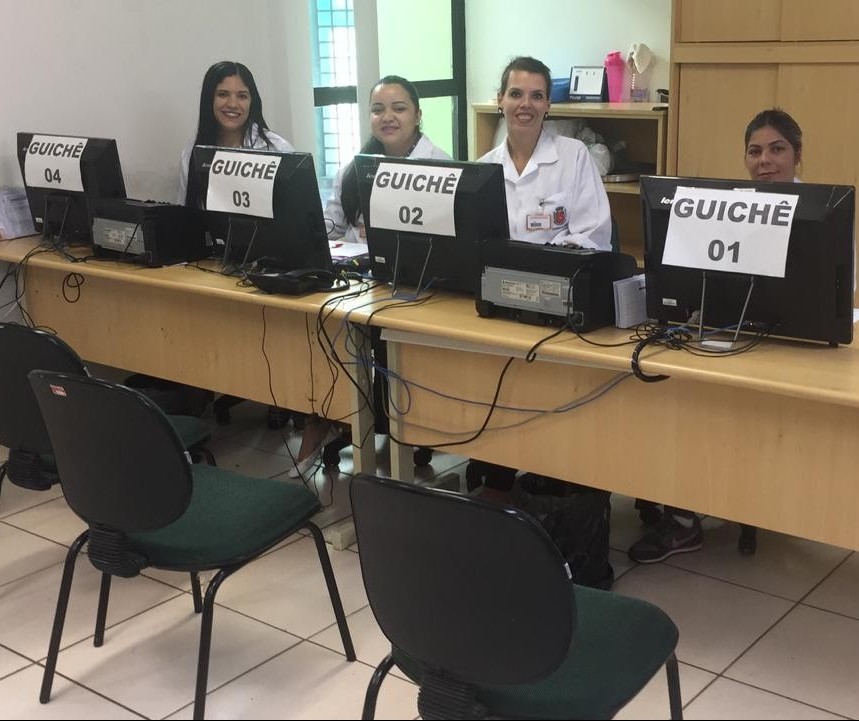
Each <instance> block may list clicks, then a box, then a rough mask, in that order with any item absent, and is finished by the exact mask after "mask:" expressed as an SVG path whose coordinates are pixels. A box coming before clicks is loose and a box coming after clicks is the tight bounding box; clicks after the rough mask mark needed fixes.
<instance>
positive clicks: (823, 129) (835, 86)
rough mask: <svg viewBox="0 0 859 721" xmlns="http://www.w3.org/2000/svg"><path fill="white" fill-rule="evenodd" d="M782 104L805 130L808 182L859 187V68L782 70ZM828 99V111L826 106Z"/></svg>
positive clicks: (816, 66) (821, 66)
mask: <svg viewBox="0 0 859 721" xmlns="http://www.w3.org/2000/svg"><path fill="white" fill-rule="evenodd" d="M778 86H779V91H778V102H779V105H780V106H781V107H783V108H784V109H785V110H787V111H788V112H789V113H790V114H791V115H792V116H793V117H794V119H795V120H796V122H797V123H799V127H800V128H802V144H803V150H802V166H801V168H800V170H801V172H800V174H801V176H802V179H803V180H804V181H806V182H809V183H843V184H845V185H859V144H857V143H856V132H855V129H854V128H853V122H852V121H853V120H854V119H855V118H859V95H857V93H855V92H844V88H859V64H849V65H848V64H844V65H840V64H839V65H826V64H819V63H815V64H811V65H800V64H793V65H782V66H781V69H780V71H779V83H778ZM824 98H825V105H824V107H825V110H823V109H822V107H821V101H822V99H824Z"/></svg>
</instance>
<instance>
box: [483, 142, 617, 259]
mask: <svg viewBox="0 0 859 721" xmlns="http://www.w3.org/2000/svg"><path fill="white" fill-rule="evenodd" d="M480 161H481V162H486V163H500V164H501V165H502V166H504V186H505V190H506V192H507V217H508V222H509V224H510V237H511V238H515V239H516V240H524V241H527V242H529V243H539V244H545V243H549V244H551V245H577V246H579V247H582V248H595V249H598V250H611V210H610V209H609V204H608V196H606V192H605V187H604V186H603V182H602V179H601V178H600V174H599V171H598V170H597V167H596V165H595V164H594V162H593V160H592V159H591V156H590V153H589V152H588V149H587V148H586V147H585V145H584V143H582V142H580V141H578V140H575V139H573V138H566V137H563V136H560V135H554V134H552V133H550V132H548V131H546V130H545V129H544V130H543V131H542V132H541V133H540V138H539V140H538V141H537V147H536V148H534V153H533V155H531V158H530V159H529V160H528V164H527V165H526V166H525V170H524V171H522V175H519V173H518V172H517V171H516V166H515V165H514V164H513V160H512V159H511V158H510V151H509V149H508V147H507V142H506V140H505V142H503V143H501V145H499V146H498V147H497V148H494V149H492V150H490V151H489V152H488V153H487V154H486V155H484V156H483V157H482V158H480ZM529 225H530V226H531V227H532V229H531V230H528V227H529Z"/></svg>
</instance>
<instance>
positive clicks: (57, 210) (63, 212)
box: [42, 195, 70, 248]
mask: <svg viewBox="0 0 859 721" xmlns="http://www.w3.org/2000/svg"><path fill="white" fill-rule="evenodd" d="M69 205H70V203H69V198H68V197H67V196H65V195H46V196H45V210H44V212H43V214H42V240H43V241H45V243H46V244H48V245H50V246H51V247H52V248H59V247H60V246H62V245H63V231H64V229H65V227H66V218H67V217H68V215H69ZM58 225H59V228H58V229H57V231H56V233H55V232H53V229H54V228H57V226H58Z"/></svg>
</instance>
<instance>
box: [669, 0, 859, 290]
mask: <svg viewBox="0 0 859 721" xmlns="http://www.w3.org/2000/svg"><path fill="white" fill-rule="evenodd" d="M776 10H777V13H776V12H775V11H776ZM761 13H763V14H761ZM750 14H751V15H750ZM776 15H777V17H775V16H776ZM750 23H751V24H752V25H754V27H756V28H757V30H756V31H755V33H756V41H754V42H750V41H749V24H750ZM672 25H673V42H672V46H671V81H670V82H671V99H672V102H671V110H670V112H669V129H668V161H667V170H668V172H669V173H670V174H676V175H684V176H692V177H696V176H698V177H720V178H745V177H748V176H747V172H746V169H745V165H744V162H743V158H744V151H745V149H744V147H743V140H744V138H743V135H744V132H745V128H746V125H747V124H748V122H749V121H750V120H751V119H752V118H753V117H754V116H755V115H756V114H757V113H758V112H760V111H761V110H764V109H766V108H771V107H780V108H782V109H784V110H786V111H787V112H789V113H790V114H791V115H792V116H793V117H794V118H795V119H796V121H797V123H799V126H800V127H801V128H802V131H803V149H802V164H801V165H800V167H799V176H800V177H801V178H802V180H804V181H805V182H811V183H840V184H844V185H854V186H856V185H859V145H857V143H856V142H855V135H856V131H855V129H854V128H853V127H852V123H851V120H852V119H853V118H856V117H859V2H856V0H816V1H815V2H809V1H808V0H764V1H763V2H748V3H740V2H734V0H728V1H726V2H710V1H707V2H705V1H704V0H674V4H673V8H672ZM766 27H770V28H771V29H772V30H773V31H774V32H772V33H766V32H764V28H766ZM857 270H859V269H857ZM857 302H859V295H857Z"/></svg>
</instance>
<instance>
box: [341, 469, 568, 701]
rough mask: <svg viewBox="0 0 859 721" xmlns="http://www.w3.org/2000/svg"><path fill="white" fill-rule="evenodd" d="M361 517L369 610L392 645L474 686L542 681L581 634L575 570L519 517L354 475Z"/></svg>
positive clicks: (515, 513)
mask: <svg viewBox="0 0 859 721" xmlns="http://www.w3.org/2000/svg"><path fill="white" fill-rule="evenodd" d="M351 498H352V513H353V517H354V522H355V531H356V533H357V537H358V551H359V554H360V558H361V571H362V573H363V576H364V586H365V588H366V591H367V597H368V598H369V601H370V607H371V609H372V610H373V614H374V615H375V617H376V620H377V622H378V623H379V627H380V628H381V629H382V632H383V633H384V634H385V636H386V637H387V638H388V640H389V641H390V642H391V644H392V645H393V646H394V647H395V648H397V649H400V650H401V651H402V652H404V653H405V654H407V655H408V656H410V657H411V658H412V659H414V660H416V661H418V662H419V663H421V664H422V665H423V666H424V667H425V668H429V669H432V670H434V671H443V672H444V673H445V674H446V675H448V676H452V677H454V678H457V679H459V680H460V681H463V682H466V683H471V684H510V683H526V682H530V681H536V680H538V679H541V678H543V677H545V676H546V675H548V674H549V673H551V672H552V671H553V670H554V669H555V668H557V667H558V665H559V664H560V663H561V661H562V660H563V659H564V658H566V656H567V652H568V650H569V647H570V642H571V641H572V636H573V631H574V628H575V605H574V604H575V602H574V596H573V584H572V581H571V580H570V577H569V569H568V567H567V565H566V563H565V561H564V559H563V558H562V557H561V555H560V554H559V552H558V550H557V548H556V547H555V545H554V544H553V543H552V541H551V539H550V538H549V536H548V535H547V534H546V532H545V531H544V530H543V528H542V527H541V526H540V525H539V524H538V523H537V522H535V521H534V520H533V519H532V518H531V517H530V516H527V515H525V514H524V513H522V512H520V511H518V510H515V509H513V508H509V507H502V506H495V505H491V504H488V503H485V502H482V501H479V500H476V499H473V498H470V497H467V496H462V495H459V494H455V493H451V492H448V491H441V490H437V489H428V488H423V487H420V486H415V485H413V484H406V483H402V482H400V481H394V480H390V479H380V478H375V477H372V476H356V477H355V478H353V479H352V486H351Z"/></svg>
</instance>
